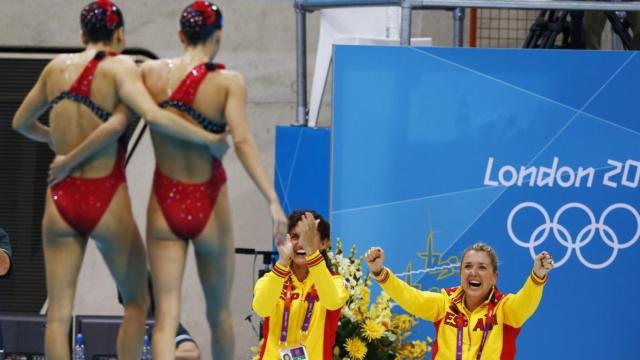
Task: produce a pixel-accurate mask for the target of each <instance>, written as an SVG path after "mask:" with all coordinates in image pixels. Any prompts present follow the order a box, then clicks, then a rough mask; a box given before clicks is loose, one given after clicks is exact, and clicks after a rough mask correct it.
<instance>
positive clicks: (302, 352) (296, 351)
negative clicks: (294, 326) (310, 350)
mask: <svg viewBox="0 0 640 360" xmlns="http://www.w3.org/2000/svg"><path fill="white" fill-rule="evenodd" d="M308 359H309V356H308V355H307V349H305V347H304V345H300V346H295V347H292V348H288V349H280V360H308Z"/></svg>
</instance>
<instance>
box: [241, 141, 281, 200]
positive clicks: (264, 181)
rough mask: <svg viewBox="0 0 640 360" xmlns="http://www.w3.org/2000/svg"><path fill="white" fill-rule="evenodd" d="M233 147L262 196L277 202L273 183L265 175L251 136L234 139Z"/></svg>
mask: <svg viewBox="0 0 640 360" xmlns="http://www.w3.org/2000/svg"><path fill="white" fill-rule="evenodd" d="M234 147H235V150H236V154H237V155H238V159H240V162H241V163H242V166H243V167H244V168H245V170H246V171H247V174H249V177H251V180H253V182H254V183H255V184H256V186H257V187H258V189H259V190H260V192H261V193H262V195H263V196H264V198H265V199H266V200H267V202H269V203H273V202H277V201H278V195H277V194H276V191H275V189H274V187H273V183H272V182H271V180H270V179H269V177H268V176H267V173H266V171H265V169H264V166H263V165H262V160H261V159H260V154H259V153H258V149H257V147H256V145H255V142H254V141H253V137H251V136H246V137H244V138H243V139H242V140H235V141H234Z"/></svg>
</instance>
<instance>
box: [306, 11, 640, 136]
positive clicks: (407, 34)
mask: <svg viewBox="0 0 640 360" xmlns="http://www.w3.org/2000/svg"><path fill="white" fill-rule="evenodd" d="M359 6H399V7H400V8H401V15H400V16H401V18H400V44H401V45H405V46H409V45H411V13H412V11H413V10H414V9H418V10H434V9H448V10H452V11H453V22H454V26H453V30H454V31H453V44H454V46H458V47H461V46H462V45H463V33H464V28H463V26H464V25H463V24H464V17H465V16H464V13H465V9H466V8H490V9H533V10H536V9H538V10H542V9H549V10H578V11H580V10H596V11H598V10H599V11H640V1H623V2H619V1H614V2H606V1H566V0H294V9H295V12H296V66H297V71H296V78H297V81H296V124H298V125H307V121H308V118H307V115H308V112H309V108H308V104H307V57H306V52H307V40H306V37H307V29H306V14H307V12H312V11H314V10H320V9H328V8H339V7H359Z"/></svg>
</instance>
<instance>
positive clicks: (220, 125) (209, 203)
mask: <svg viewBox="0 0 640 360" xmlns="http://www.w3.org/2000/svg"><path fill="white" fill-rule="evenodd" d="M223 68H224V66H223V65H220V64H212V63H207V64H200V65H198V66H196V67H194V68H193V69H191V71H189V73H188V74H187V76H186V77H185V78H184V79H182V81H181V82H180V85H179V86H178V87H177V88H176V89H175V90H174V91H173V93H172V94H171V96H170V97H169V99H168V100H165V101H163V102H162V103H160V106H161V107H163V108H167V107H173V108H176V109H178V110H180V111H181V112H183V113H185V114H187V115H189V116H190V117H192V118H193V119H194V120H195V121H197V122H198V124H200V126H202V127H203V128H204V129H205V130H207V131H210V132H213V133H222V132H224V131H225V130H226V123H224V122H215V121H212V120H210V119H208V118H206V117H205V116H204V115H202V114H201V113H200V112H198V111H197V110H195V109H194V108H193V102H194V100H195V97H196V94H197V91H198V87H199V86H200V84H201V83H202V81H203V80H204V79H205V77H206V76H207V74H208V73H209V72H210V71H215V70H216V69H223ZM211 167H212V171H211V178H210V179H209V180H208V181H206V182H203V183H197V184H193V183H184V182H181V181H178V180H175V179H172V178H170V177H168V176H167V175H165V174H163V173H162V171H161V170H160V168H159V167H158V166H156V170H155V174H154V178H153V191H154V193H155V195H156V198H157V200H158V204H159V205H160V208H161V209H162V214H163V215H164V218H165V220H166V221H167V224H168V225H169V227H170V228H171V230H172V231H173V233H174V234H175V235H177V236H178V237H180V238H181V239H184V240H189V239H195V238H196V237H197V236H198V235H200V233H202V231H203V230H204V227H205V226H206V225H207V222H208V221H209V217H210V216H211V211H213V207H214V205H215V203H216V199H217V198H218V194H219V193H220V189H221V188H222V186H223V185H224V184H225V183H226V182H227V174H226V172H225V170H224V167H223V166H222V162H220V160H218V159H215V158H213V161H212V165H211Z"/></svg>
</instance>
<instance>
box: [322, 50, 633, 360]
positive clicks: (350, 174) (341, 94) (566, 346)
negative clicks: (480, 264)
mask: <svg viewBox="0 0 640 360" xmlns="http://www.w3.org/2000/svg"><path fill="white" fill-rule="evenodd" d="M639 83H640V57H639V56H637V53H635V52H586V51H540V50H535V51H529V50H495V49H445V48H426V49H421V48H406V47H365V46H337V47H336V50H335V70H334V95H333V96H334V97H333V101H334V104H333V106H334V118H333V134H332V136H333V143H332V177H331V181H332V195H331V203H332V208H331V219H332V226H333V231H332V237H333V238H336V237H340V238H341V239H342V240H343V241H344V242H345V245H346V246H349V245H351V244H356V245H357V246H358V248H359V250H360V253H362V252H363V251H364V250H365V249H366V248H368V247H369V246H372V245H381V246H382V247H384V248H385V249H386V251H387V259H388V260H387V263H388V265H389V266H390V267H391V268H392V269H393V270H394V272H396V273H400V272H405V271H407V270H409V271H408V272H410V273H411V275H407V276H406V279H407V280H408V281H410V282H411V283H412V284H414V285H415V286H417V287H420V288H422V289H432V288H434V289H435V288H442V287H448V286H454V285H458V283H459V276H458V274H457V269H455V268H452V269H450V270H448V271H442V272H438V273H434V272H426V273H425V272H424V271H420V270H424V269H425V268H431V267H434V266H442V265H445V266H446V265H451V264H455V263H456V262H457V261H459V259H458V255H459V254H460V253H461V252H462V250H463V249H464V248H466V247H467V246H469V245H471V244H473V243H475V242H477V241H483V242H487V243H489V244H490V245H492V246H493V247H495V248H496V250H497V251H498V255H499V256H500V269H499V280H498V286H499V287H500V289H501V290H502V291H503V292H516V291H517V290H518V289H519V288H520V287H521V286H522V284H523V282H524V280H525V279H526V277H527V276H528V273H529V272H530V271H531V268H532V263H533V261H532V255H531V253H539V252H540V251H542V250H547V251H549V252H550V253H551V254H552V255H553V256H554V258H555V260H556V263H557V268H556V269H554V270H553V271H552V273H551V275H550V280H549V284H548V285H547V287H546V289H545V293H544V296H543V299H542V302H541V305H540V307H539V308H538V310H537V312H536V313H535V314H534V315H533V317H532V318H531V319H530V320H529V321H528V322H527V323H526V324H525V326H524V328H523V330H522V332H521V335H520V338H519V340H518V347H519V350H518V357H517V358H518V359H538V358H539V357H540V356H541V352H542V353H544V355H543V357H545V358H552V359H623V360H626V359H628V360H631V359H639V358H640V350H638V349H637V347H636V346H635V342H636V340H635V339H636V338H637V334H638V333H639V332H640V312H637V311H634V310H633V309H635V306H636V302H637V297H638V296H639V295H640V282H638V281H636V279H635V278H636V274H638V273H639V272H638V266H637V265H636V264H637V263H638V262H640V245H639V244H638V243H637V240H638V238H640V214H639V209H640V204H639V200H640V189H639V186H640V184H639V182H640V146H638V144H639V143H640V141H639V140H640V122H639V120H640V119H639V117H638V115H637V114H638V112H637V107H638V106H637V104H638V93H637V90H636V88H637V84H639ZM533 171H535V172H536V178H534V179H533V181H532V179H531V174H529V175H526V173H527V172H533ZM520 172H523V176H519V174H520ZM549 173H550V174H552V175H551V176H549ZM538 177H539V178H538ZM578 180H579V181H578ZM625 309H626V310H625ZM429 332H431V333H432V330H431V326H430V324H429V325H428V326H422V327H421V330H420V332H419V334H418V336H420V337H422V336H425V335H426V334H427V333H429ZM541 341H544V346H543V348H540V344H541Z"/></svg>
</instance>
